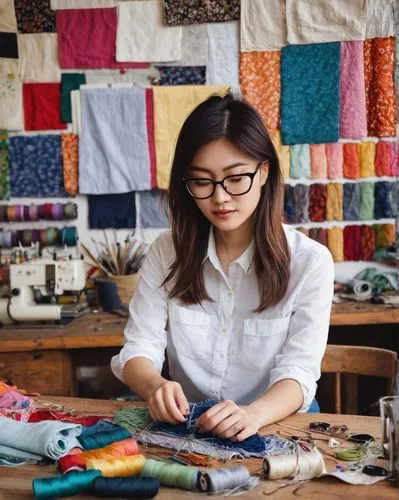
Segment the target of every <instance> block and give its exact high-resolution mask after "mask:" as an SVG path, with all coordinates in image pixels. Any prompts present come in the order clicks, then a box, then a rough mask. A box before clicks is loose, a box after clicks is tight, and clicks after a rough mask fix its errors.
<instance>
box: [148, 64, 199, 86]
mask: <svg viewBox="0 0 399 500" xmlns="http://www.w3.org/2000/svg"><path fill="white" fill-rule="evenodd" d="M157 69H158V70H159V75H160V77H159V85H205V80H206V76H205V74H206V67H205V66H157Z"/></svg>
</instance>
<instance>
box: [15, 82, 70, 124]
mask: <svg viewBox="0 0 399 500" xmlns="http://www.w3.org/2000/svg"><path fill="white" fill-rule="evenodd" d="M23 95H24V115H25V130H64V129H66V124H65V123H62V121H61V84H59V83H24V84H23Z"/></svg>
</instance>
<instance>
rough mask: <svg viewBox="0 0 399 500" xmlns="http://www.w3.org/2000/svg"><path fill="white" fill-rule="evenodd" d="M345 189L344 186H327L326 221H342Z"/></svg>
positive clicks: (336, 183) (335, 183)
mask: <svg viewBox="0 0 399 500" xmlns="http://www.w3.org/2000/svg"><path fill="white" fill-rule="evenodd" d="M342 203H343V188H342V184H340V183H338V182H332V183H329V184H327V207H326V220H328V221H332V220H342Z"/></svg>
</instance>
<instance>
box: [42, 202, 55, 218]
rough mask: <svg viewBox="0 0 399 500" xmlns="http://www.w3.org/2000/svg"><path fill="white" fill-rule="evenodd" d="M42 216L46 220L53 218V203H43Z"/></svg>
mask: <svg viewBox="0 0 399 500" xmlns="http://www.w3.org/2000/svg"><path fill="white" fill-rule="evenodd" d="M44 218H45V219H46V220H53V204H52V203H45V204H44Z"/></svg>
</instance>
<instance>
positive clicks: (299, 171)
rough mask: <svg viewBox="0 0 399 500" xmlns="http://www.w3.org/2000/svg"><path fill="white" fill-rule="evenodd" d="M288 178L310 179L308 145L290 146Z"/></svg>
mask: <svg viewBox="0 0 399 500" xmlns="http://www.w3.org/2000/svg"><path fill="white" fill-rule="evenodd" d="M290 177H292V178H293V179H300V178H301V177H307V178H310V177H311V173H310V148H309V144H294V145H293V146H290Z"/></svg>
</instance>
